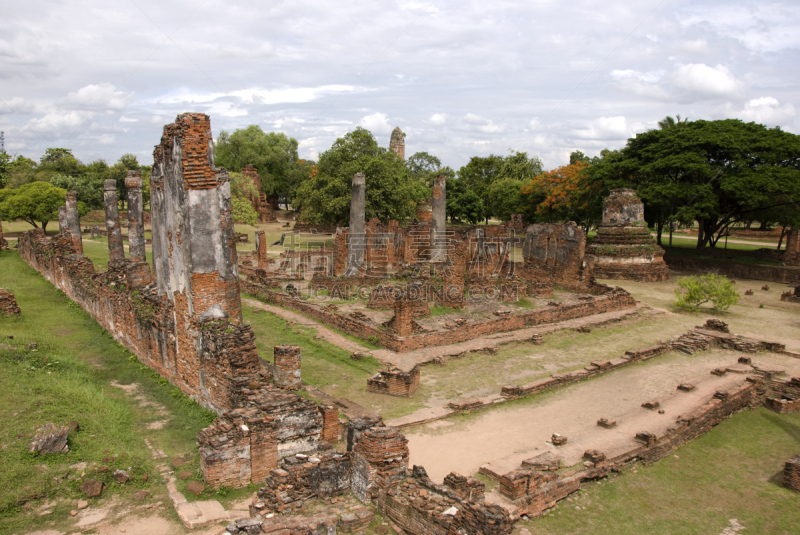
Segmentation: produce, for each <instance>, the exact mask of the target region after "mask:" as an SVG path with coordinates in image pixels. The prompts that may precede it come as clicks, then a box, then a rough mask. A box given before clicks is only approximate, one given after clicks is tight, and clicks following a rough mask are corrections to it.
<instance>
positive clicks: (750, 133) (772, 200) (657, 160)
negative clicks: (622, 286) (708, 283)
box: [593, 119, 800, 248]
mask: <svg viewBox="0 0 800 535" xmlns="http://www.w3.org/2000/svg"><path fill="white" fill-rule="evenodd" d="M593 167H594V166H593ZM605 173H606V178H607V182H606V186H608V187H619V186H628V187H634V188H636V190H637V191H638V193H639V195H640V196H641V197H642V199H643V200H644V201H645V209H646V212H647V211H651V212H654V213H653V214H649V215H648V218H649V219H655V222H656V224H659V225H660V226H661V225H663V223H664V222H669V221H681V222H684V223H686V222H691V221H696V222H697V224H698V237H697V247H698V248H702V247H706V246H711V247H714V246H715V245H716V243H717V241H718V240H719V239H720V237H722V236H724V235H725V234H726V232H727V230H728V228H729V227H730V226H731V225H733V224H735V223H738V222H740V221H744V220H747V219H748V218H752V215H753V214H756V213H759V212H762V211H764V210H777V209H781V210H782V211H788V212H789V214H788V215H787V216H786V217H783V219H785V220H787V221H791V220H793V217H792V213H793V208H794V209H796V208H797V206H798V205H800V137H798V136H796V135H794V134H790V133H788V132H783V131H781V130H780V129H778V128H772V129H770V128H767V127H765V126H763V125H760V124H756V123H744V122H742V121H740V120H738V119H727V120H721V121H693V122H688V123H686V122H682V123H680V124H678V125H675V126H668V127H666V128H663V129H661V130H651V131H649V132H644V133H642V134H638V135H637V136H636V137H635V138H632V139H629V140H628V144H627V145H626V146H625V147H624V148H623V149H622V150H621V151H620V153H619V156H618V157H614V158H611V159H609V162H608V168H607V169H605ZM659 222H660V223H659Z"/></svg>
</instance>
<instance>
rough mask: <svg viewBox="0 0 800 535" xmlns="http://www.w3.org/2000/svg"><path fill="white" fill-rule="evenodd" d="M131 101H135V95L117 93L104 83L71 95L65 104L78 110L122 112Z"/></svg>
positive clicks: (81, 89)
mask: <svg viewBox="0 0 800 535" xmlns="http://www.w3.org/2000/svg"><path fill="white" fill-rule="evenodd" d="M131 100H133V93H125V92H123V91H117V90H116V88H115V87H114V86H113V85H111V84H108V83H105V82H104V83H101V84H89V85H86V86H83V87H81V88H80V89H78V90H77V91H75V92H73V93H69V94H68V95H67V98H66V99H65V103H66V104H67V105H68V106H72V107H75V108H78V109H92V110H94V109H96V108H103V109H108V110H121V109H123V108H124V107H125V106H126V105H127V104H128V103H129V102H130V101H131Z"/></svg>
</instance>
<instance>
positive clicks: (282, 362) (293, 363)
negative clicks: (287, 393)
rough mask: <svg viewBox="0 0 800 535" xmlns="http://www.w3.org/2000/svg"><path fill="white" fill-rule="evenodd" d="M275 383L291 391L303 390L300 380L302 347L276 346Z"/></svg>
mask: <svg viewBox="0 0 800 535" xmlns="http://www.w3.org/2000/svg"><path fill="white" fill-rule="evenodd" d="M274 359H275V364H274V370H275V372H274V374H275V377H274V381H275V384H276V385H278V386H280V387H282V388H287V389H289V390H297V389H299V388H302V385H303V381H302V380H301V379H300V347H299V346H275V355H274Z"/></svg>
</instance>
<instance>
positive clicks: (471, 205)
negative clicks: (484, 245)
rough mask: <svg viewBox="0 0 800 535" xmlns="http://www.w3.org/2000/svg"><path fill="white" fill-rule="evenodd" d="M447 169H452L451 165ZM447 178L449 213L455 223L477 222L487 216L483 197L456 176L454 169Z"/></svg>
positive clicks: (447, 208)
mask: <svg viewBox="0 0 800 535" xmlns="http://www.w3.org/2000/svg"><path fill="white" fill-rule="evenodd" d="M447 169H450V168H449V167H448V168H447ZM450 171H451V174H452V175H453V176H450V177H449V178H448V179H447V207H446V210H447V215H448V216H449V217H450V220H451V221H452V222H453V223H460V222H461V221H467V222H468V223H471V224H473V225H474V224H477V223H479V222H481V221H483V219H484V218H485V217H486V210H485V208H484V204H483V199H481V198H480V197H478V194H477V193H475V192H474V191H473V190H471V189H469V188H468V187H467V185H466V184H465V183H464V181H463V180H461V179H458V178H456V177H455V176H454V175H455V174H454V173H452V169H450Z"/></svg>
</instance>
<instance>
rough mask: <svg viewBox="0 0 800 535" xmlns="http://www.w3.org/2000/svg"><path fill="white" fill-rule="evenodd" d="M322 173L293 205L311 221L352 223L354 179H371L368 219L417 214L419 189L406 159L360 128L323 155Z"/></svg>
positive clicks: (318, 167) (318, 170) (299, 190)
mask: <svg viewBox="0 0 800 535" xmlns="http://www.w3.org/2000/svg"><path fill="white" fill-rule="evenodd" d="M315 170H316V174H314V176H313V177H310V178H308V180H306V181H305V182H303V183H302V184H301V185H300V187H298V188H297V190H296V192H295V194H294V197H293V198H292V205H293V206H294V208H295V209H296V210H300V211H301V217H302V218H303V220H304V221H307V222H309V223H332V224H338V225H346V224H347V223H348V221H349V218H350V193H351V190H352V180H353V175H354V174H356V173H364V175H366V218H367V219H368V220H369V219H371V218H373V217H377V218H378V219H380V220H381V221H388V220H390V219H397V220H402V219H409V218H411V217H413V216H414V214H415V212H416V201H417V199H419V198H420V197H419V196H418V195H419V190H418V189H417V188H416V187H415V185H414V181H412V180H411V177H410V176H409V172H408V169H406V166H405V163H404V162H403V159H402V158H400V156H399V155H397V154H396V153H394V152H392V151H390V150H388V149H385V148H383V147H379V146H378V143H377V141H375V138H374V137H373V136H372V134H371V133H370V132H369V131H368V130H365V129H364V128H361V127H358V128H356V129H355V130H353V131H352V132H350V133H348V134H346V135H345V136H344V137H340V138H339V139H337V140H336V141H335V142H334V144H333V146H332V147H331V148H330V149H328V150H327V151H325V152H323V153H322V154H320V156H319V161H318V162H317V165H316V167H315Z"/></svg>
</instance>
